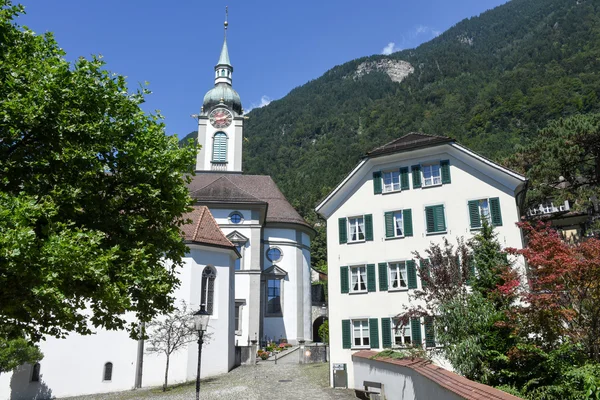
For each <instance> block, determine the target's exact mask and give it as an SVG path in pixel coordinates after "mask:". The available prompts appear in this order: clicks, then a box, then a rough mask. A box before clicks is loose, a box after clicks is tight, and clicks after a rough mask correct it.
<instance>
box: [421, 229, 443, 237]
mask: <svg viewBox="0 0 600 400" xmlns="http://www.w3.org/2000/svg"><path fill="white" fill-rule="evenodd" d="M447 233H448V231H447V230H446V231H440V232H427V233H426V234H425V236H435V235H446V234H447Z"/></svg>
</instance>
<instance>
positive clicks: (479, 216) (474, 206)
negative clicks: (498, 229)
mask: <svg viewBox="0 0 600 400" xmlns="http://www.w3.org/2000/svg"><path fill="white" fill-rule="evenodd" d="M468 207H469V220H470V226H471V229H480V228H481V227H483V221H484V220H487V221H488V222H489V223H490V224H492V225H494V226H502V214H501V211H500V199H499V198H498V197H494V198H491V199H478V200H470V201H469V203H468Z"/></svg>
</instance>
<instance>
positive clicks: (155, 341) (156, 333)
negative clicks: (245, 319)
mask: <svg viewBox="0 0 600 400" xmlns="http://www.w3.org/2000/svg"><path fill="white" fill-rule="evenodd" d="M147 330H148V348H147V349H146V352H147V353H151V354H152V353H159V354H164V355H165V356H166V363H165V383H164V384H163V391H164V390H167V384H168V379H169V360H170V358H171V354H173V353H175V352H176V351H178V350H180V349H182V348H184V347H186V346H187V345H188V343H191V342H193V341H194V340H195V339H196V337H197V334H198V333H197V332H196V329H195V326H194V315H193V313H192V312H191V311H190V310H188V307H187V304H186V303H185V301H181V304H180V306H179V308H175V309H174V310H173V311H172V312H171V313H170V314H168V315H166V316H165V317H164V319H162V318H161V319H155V320H153V321H151V322H149V323H148V326H147ZM209 338H210V334H209V335H207V334H204V337H203V340H204V343H206V342H207V340H208V339H209Z"/></svg>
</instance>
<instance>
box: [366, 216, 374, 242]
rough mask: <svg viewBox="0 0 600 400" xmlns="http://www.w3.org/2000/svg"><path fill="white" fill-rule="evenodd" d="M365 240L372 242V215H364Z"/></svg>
mask: <svg viewBox="0 0 600 400" xmlns="http://www.w3.org/2000/svg"><path fill="white" fill-rule="evenodd" d="M365 240H366V241H372V240H373V215H372V214H367V215H365Z"/></svg>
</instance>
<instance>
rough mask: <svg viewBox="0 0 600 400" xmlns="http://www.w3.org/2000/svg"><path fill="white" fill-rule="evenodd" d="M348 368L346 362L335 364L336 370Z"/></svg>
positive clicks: (334, 368)
mask: <svg viewBox="0 0 600 400" xmlns="http://www.w3.org/2000/svg"><path fill="white" fill-rule="evenodd" d="M345 369H346V364H333V370H334V371H343V370H345Z"/></svg>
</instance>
